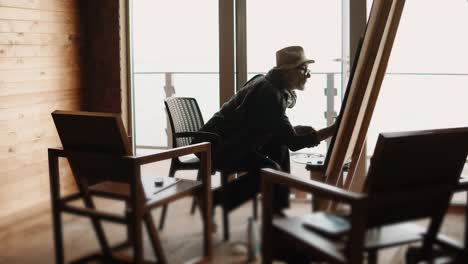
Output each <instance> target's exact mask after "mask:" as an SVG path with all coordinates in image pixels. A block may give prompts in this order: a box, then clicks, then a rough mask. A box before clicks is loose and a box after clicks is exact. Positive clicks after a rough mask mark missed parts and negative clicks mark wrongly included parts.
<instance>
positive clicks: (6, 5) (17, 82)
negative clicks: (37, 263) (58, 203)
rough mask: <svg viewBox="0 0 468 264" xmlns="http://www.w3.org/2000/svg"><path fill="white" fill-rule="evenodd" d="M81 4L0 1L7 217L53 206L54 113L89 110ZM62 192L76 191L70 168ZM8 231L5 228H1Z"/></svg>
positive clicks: (0, 166)
mask: <svg viewBox="0 0 468 264" xmlns="http://www.w3.org/2000/svg"><path fill="white" fill-rule="evenodd" d="M79 1H80V0H0V181H1V184H0V219H3V220H2V221H3V222H2V224H4V223H5V221H6V220H5V219H8V221H9V222H12V221H14V219H15V216H19V215H21V216H27V215H28V213H27V212H28V211H31V210H34V208H42V209H44V208H47V206H48V205H49V179H48V168H47V148H48V147H54V146H60V142H59V139H58V137H57V133H56V131H55V127H54V125H53V122H52V118H51V116H50V113H51V112H52V111H54V110H56V109H64V110H80V109H82V105H83V102H82V94H83V90H84V88H83V79H84V77H83V72H84V71H85V70H84V69H83V62H82V61H81V59H80V58H81V56H80V55H81V52H82V46H83V44H84V41H85V39H84V38H83V36H84V34H85V33H84V32H83V29H82V28H81V27H80V25H81V22H80V20H79V18H80V14H79V12H80V9H79V8H78V7H79V6H78V2H79ZM60 168H61V170H62V171H63V172H64V175H63V178H62V181H63V185H62V187H63V190H64V191H65V192H67V191H69V190H71V189H73V188H74V185H73V181H72V178H71V174H70V171H69V168H68V165H67V164H66V162H65V161H62V162H61V166H60ZM0 228H1V227H0Z"/></svg>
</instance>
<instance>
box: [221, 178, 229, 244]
mask: <svg viewBox="0 0 468 264" xmlns="http://www.w3.org/2000/svg"><path fill="white" fill-rule="evenodd" d="M228 176H229V175H227V174H225V173H221V176H220V177H221V208H222V210H223V238H224V241H228V240H229V218H228V214H229V211H228V206H227V205H228V199H229V197H228Z"/></svg>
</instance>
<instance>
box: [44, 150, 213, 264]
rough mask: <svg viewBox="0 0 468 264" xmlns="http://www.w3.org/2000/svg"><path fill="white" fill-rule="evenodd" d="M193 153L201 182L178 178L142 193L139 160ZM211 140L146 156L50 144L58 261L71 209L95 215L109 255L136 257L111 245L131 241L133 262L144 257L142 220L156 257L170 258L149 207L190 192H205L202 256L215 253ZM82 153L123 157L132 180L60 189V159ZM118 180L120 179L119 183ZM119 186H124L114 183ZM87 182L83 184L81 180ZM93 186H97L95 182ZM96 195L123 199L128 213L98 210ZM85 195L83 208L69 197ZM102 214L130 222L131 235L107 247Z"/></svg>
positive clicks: (113, 257) (61, 258)
mask: <svg viewBox="0 0 468 264" xmlns="http://www.w3.org/2000/svg"><path fill="white" fill-rule="evenodd" d="M191 153H200V154H201V155H200V157H201V165H202V166H201V171H202V173H201V175H202V177H201V182H196V181H183V182H180V183H178V184H177V185H176V186H175V187H174V188H168V189H166V190H164V191H161V192H159V193H157V194H156V195H155V196H154V197H152V198H151V199H146V198H145V197H144V194H143V185H142V182H141V168H140V167H141V166H142V165H144V164H149V163H152V162H158V161H162V160H165V159H171V158H174V157H178V156H183V155H188V154H191ZM210 155H211V153H210V146H209V143H201V144H197V145H193V146H188V147H181V148H176V149H172V150H169V151H165V152H162V153H157V154H152V155H146V156H122V157H115V156H110V155H101V154H94V153H86V152H75V151H67V150H63V149H54V148H49V172H50V190H51V200H52V212H53V223H54V241H55V256H56V262H57V263H64V249H63V237H62V221H61V213H62V212H66V213H71V214H76V215H81V216H87V217H90V218H91V219H92V223H93V227H94V230H95V232H96V235H97V237H98V240H99V244H100V246H101V248H102V252H103V254H102V255H103V256H104V258H105V259H108V260H116V259H118V260H119V261H127V262H132V261H131V259H129V258H123V259H121V258H122V256H118V255H115V254H114V253H113V252H112V251H113V250H120V249H122V248H124V247H126V246H132V247H133V251H134V255H133V262H134V263H142V262H143V244H142V243H143V242H142V228H141V224H138V223H141V222H142V220H143V221H144V222H145V224H146V227H147V228H148V231H149V233H150V240H151V243H152V246H153V249H154V251H155V254H156V256H157V258H158V263H167V260H166V257H165V255H164V252H163V250H162V247H161V242H160V241H159V237H158V232H157V230H156V228H155V226H154V223H153V221H152V219H151V215H150V211H151V210H152V209H154V208H156V207H159V206H162V205H165V204H167V203H169V202H171V201H174V200H177V199H179V198H181V197H184V196H187V195H197V196H199V197H201V201H202V204H203V220H204V227H203V235H204V241H203V243H204V246H203V251H204V256H205V257H206V258H207V259H210V258H211V255H212V248H211V228H212V227H211V174H210V173H209V172H210V160H211V159H210ZM83 156H86V157H87V158H89V157H93V156H94V157H96V158H100V159H102V158H104V159H108V160H112V161H113V162H120V163H125V164H126V165H127V166H128V168H129V172H130V173H131V175H129V179H130V181H129V184H128V185H127V184H123V185H122V184H121V185H116V183H114V184H112V183H110V182H105V183H104V184H97V185H95V186H90V187H89V188H80V187H79V189H80V192H78V193H74V194H70V195H66V196H63V197H61V195H60V175H59V174H60V173H59V166H58V159H59V158H60V157H62V158H77V159H79V158H81V157H83ZM117 184H118V183H117ZM116 186H120V187H121V188H115V187H116ZM83 187H85V186H83ZM93 187H94V188H93ZM92 196H100V197H105V198H111V199H120V200H123V201H125V202H126V203H127V204H128V207H129V208H128V210H127V213H126V215H123V216H122V215H117V214H114V213H108V212H102V211H98V210H96V208H95V207H94V205H93V204H92V199H91V197H92ZM80 198H81V199H84V201H85V204H86V207H85V208H80V207H77V206H73V205H70V204H69V203H70V202H72V201H75V200H77V199H80ZM100 220H106V221H109V222H114V223H120V224H126V225H128V226H129V238H128V240H127V241H124V242H122V243H119V244H118V245H116V246H114V247H112V248H111V247H109V245H108V243H107V240H106V238H105V235H104V232H103V230H102V227H101V224H100ZM100 255H101V254H93V255H92V256H89V257H86V258H83V259H82V260H80V261H83V260H87V259H90V258H96V257H101V256H100Z"/></svg>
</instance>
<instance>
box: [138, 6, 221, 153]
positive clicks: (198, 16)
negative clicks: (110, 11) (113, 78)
mask: <svg viewBox="0 0 468 264" xmlns="http://www.w3.org/2000/svg"><path fill="white" fill-rule="evenodd" d="M132 5H133V6H132V18H133V19H132V22H133V23H132V24H133V27H132V29H131V30H132V35H133V41H132V46H133V65H134V67H133V73H132V74H133V79H134V87H133V91H134V118H135V133H136V134H135V139H136V145H137V148H138V147H150V148H154V147H156V148H159V147H166V146H168V142H167V141H168V140H167V139H168V137H167V134H166V128H167V123H166V114H165V111H164V98H166V97H167V96H170V95H173V93H174V92H175V95H176V96H187V97H195V98H196V99H197V101H198V103H199V105H200V108H201V110H202V114H203V116H204V118H205V119H207V118H209V117H210V116H211V115H212V114H213V113H214V112H215V111H216V110H217V109H218V107H219V103H218V100H213V98H218V97H219V73H218V67H219V66H218V65H219V59H218V57H219V56H218V53H219V52H218V43H219V41H218V0H208V1H187V0H170V1H169V0H166V1H164V0H160V1H154V0H134V1H132Z"/></svg>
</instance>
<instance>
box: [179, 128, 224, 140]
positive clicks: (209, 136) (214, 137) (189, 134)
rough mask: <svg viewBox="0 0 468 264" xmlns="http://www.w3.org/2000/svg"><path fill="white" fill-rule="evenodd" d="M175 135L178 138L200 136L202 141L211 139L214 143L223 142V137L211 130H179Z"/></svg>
mask: <svg viewBox="0 0 468 264" xmlns="http://www.w3.org/2000/svg"><path fill="white" fill-rule="evenodd" d="M174 136H175V137H176V138H181V137H198V139H199V141H200V142H204V141H209V142H212V143H219V142H221V137H220V136H219V135H218V134H216V133H210V132H203V131H196V132H179V133H175V134H174Z"/></svg>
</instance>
